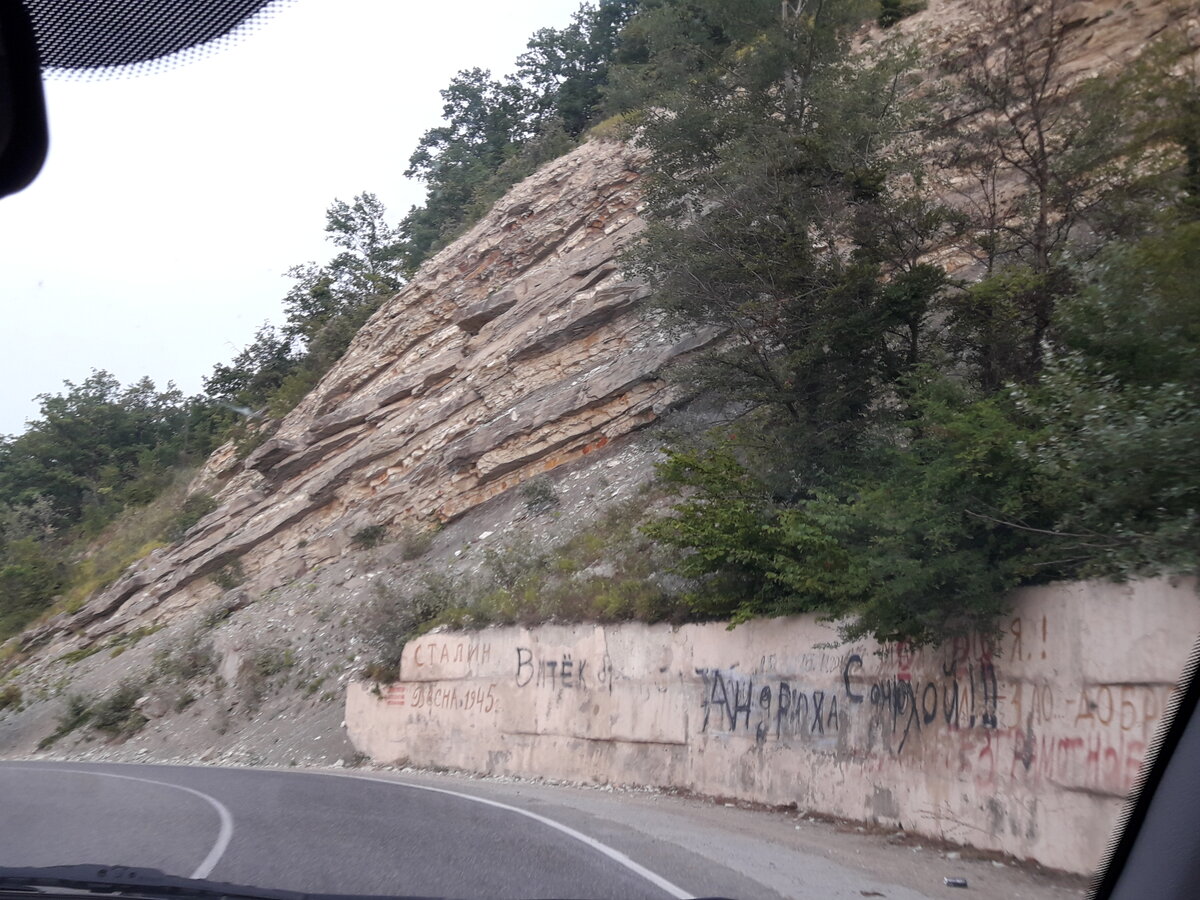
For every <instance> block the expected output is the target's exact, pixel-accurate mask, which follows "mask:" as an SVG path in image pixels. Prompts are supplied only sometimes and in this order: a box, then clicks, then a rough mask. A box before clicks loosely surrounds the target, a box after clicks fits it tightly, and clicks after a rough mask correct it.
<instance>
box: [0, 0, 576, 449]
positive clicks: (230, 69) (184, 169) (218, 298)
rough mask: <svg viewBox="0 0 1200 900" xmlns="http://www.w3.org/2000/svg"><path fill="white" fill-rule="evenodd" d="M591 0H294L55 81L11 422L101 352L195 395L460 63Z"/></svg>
mask: <svg viewBox="0 0 1200 900" xmlns="http://www.w3.org/2000/svg"><path fill="white" fill-rule="evenodd" d="M578 5H579V0H519V2H516V3H512V2H509V3H499V2H496V0H455V2H452V3H451V2H441V3H426V2H416V0H294V2H293V3H291V4H285V5H282V6H281V7H278V8H277V11H276V12H275V14H274V16H273V17H271V18H270V19H267V20H265V21H264V22H263V23H262V24H261V26H260V27H258V28H256V29H248V30H247V33H246V35H245V37H244V38H242V39H241V40H239V41H236V42H233V43H232V44H231V46H229V47H227V48H226V49H223V50H221V51H220V52H217V53H213V54H211V55H208V56H204V57H202V58H200V59H197V60H193V61H190V62H186V63H184V64H181V65H178V66H175V67H172V68H168V69H166V70H165V71H162V72H159V73H157V74H151V75H138V76H131V77H125V78H120V79H107V80H100V81H79V80H63V79H53V80H48V81H47V83H46V105H47V114H48V117H49V122H50V153H49V156H48V158H47V161H46V165H45V167H44V168H43V169H42V172H41V174H40V175H39V177H38V179H37V181H35V182H34V183H33V184H32V185H31V186H30V187H28V188H26V189H25V190H24V191H22V192H20V193H18V194H15V195H12V196H9V197H6V198H2V199H0V435H5V434H8V435H14V434H19V433H20V432H22V431H24V429H25V422H26V421H27V420H29V419H32V418H35V417H36V416H37V413H38V403H37V401H36V400H35V399H34V398H35V396H36V395H38V394H42V393H49V394H56V393H60V392H62V391H63V389H64V388H63V382H64V381H65V380H69V381H72V382H75V383H79V382H81V381H83V380H84V379H85V378H87V377H88V375H89V374H90V373H91V371H92V370H93V369H105V370H107V371H109V372H111V373H112V374H114V375H115V376H116V377H117V378H119V379H120V380H121V381H122V382H123V383H129V382H132V381H135V380H137V379H139V378H141V377H142V376H144V375H148V376H149V377H150V378H152V379H153V380H154V381H155V383H156V384H157V385H158V386H159V387H160V388H163V387H165V386H166V384H167V382H174V383H175V385H176V386H177V387H179V388H180V389H182V390H183V391H184V392H185V393H187V394H192V393H197V392H199V391H200V390H201V388H202V381H201V379H202V377H203V376H204V375H207V374H209V373H210V372H211V371H212V367H213V365H214V364H215V363H218V362H227V361H229V360H230V359H231V358H232V357H233V356H234V355H235V354H236V353H237V352H238V351H239V350H240V349H241V348H242V347H244V346H245V345H246V344H248V343H249V342H250V341H251V340H252V338H253V336H254V332H255V331H256V330H257V329H258V327H259V326H260V325H261V324H262V323H263V322H264V321H268V320H270V321H272V322H274V323H276V324H278V323H279V322H280V321H281V319H282V298H283V296H284V294H285V293H286V291H287V288H288V285H289V283H290V282H289V281H288V280H287V279H286V278H285V277H283V273H284V272H285V271H286V270H287V269H288V268H289V267H290V266H292V265H294V264H297V263H303V262H307V261H309V260H312V261H316V262H322V263H323V262H325V261H326V260H328V259H329V258H330V257H331V256H332V255H333V247H332V245H330V244H329V243H328V242H327V241H326V240H325V233H324V227H325V210H326V208H327V207H328V206H329V204H330V203H331V202H332V201H333V200H334V199H335V198H340V199H343V200H346V201H350V200H352V199H353V197H354V196H355V195H356V194H359V193H361V192H363V191H371V192H372V193H375V194H376V195H377V196H379V198H380V199H381V200H382V201H383V202H384V204H385V205H386V206H387V208H388V212H389V218H391V219H392V220H393V221H395V220H397V219H399V218H400V217H401V216H403V215H404V213H405V212H407V211H408V209H409V208H410V207H411V206H412V205H413V204H417V203H420V202H421V201H422V198H423V197H424V189H423V187H422V185H420V184H419V183H416V182H411V181H408V180H406V179H405V178H404V177H403V171H404V169H405V168H406V166H407V160H408V156H409V154H410V153H411V152H412V151H413V149H414V148H415V146H416V143H417V141H418V140H419V138H420V136H421V135H422V134H423V133H424V132H425V131H426V130H427V129H429V128H431V127H434V126H435V125H437V124H438V123H439V121H440V116H441V104H442V101H441V97H440V96H439V95H438V91H439V90H440V89H441V88H443V87H445V86H446V84H447V83H448V82H449V80H450V79H451V78H452V77H453V76H454V74H455V73H456V72H457V71H459V70H460V69H464V68H471V67H474V66H479V67H480V68H489V69H491V70H492V72H493V73H494V74H500V73H507V72H509V71H511V70H512V67H513V61H514V60H515V59H516V57H517V56H518V55H519V54H520V53H521V52H522V51H523V50H524V49H525V42H526V41H527V40H528V38H529V36H530V35H531V34H532V33H533V32H534V31H536V30H537V29H538V28H543V27H554V28H561V27H562V26H564V25H566V24H567V23H568V22H569V21H570V16H571V13H572V12H573V11H574V10H575V9H576V8H577V7H578Z"/></svg>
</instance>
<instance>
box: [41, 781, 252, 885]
mask: <svg viewBox="0 0 1200 900" xmlns="http://www.w3.org/2000/svg"><path fill="white" fill-rule="evenodd" d="M20 768H21V769H25V770H26V771H34V772H66V773H68V774H74V775H99V776H101V777H103V778H120V779H122V780H123V781H140V782H142V783H143V784H157V785H159V786H160V787H169V788H174V789H175V790H177V791H186V792H187V793H189V794H194V795H195V796H197V797H199V798H200V799H201V800H204V801H205V802H206V803H208V804H209V805H211V806H212V808H213V809H215V810H216V811H217V815H218V816H220V818H221V828H220V830H219V831H218V832H217V840H216V842H215V843H214V844H213V845H212V849H211V850H209V851H208V856H206V857H204V859H203V860H202V861H201V862H200V865H198V866H197V867H196V870H195V871H194V872H192V874H191V875H189V876H188V877H189V878H207V877H208V873H209V872H211V871H212V870H213V869H214V868H215V867H216V865H217V862H218V861H219V860H220V859H221V857H222V855H224V853H225V849H226V848H227V847H228V846H229V842H230V841H231V840H233V816H232V815H231V814H230V812H229V810H228V809H226V808H225V804H223V803H222V802H221V801H220V800H218V799H217V798H216V797H210V796H209V795H208V794H205V793H202V792H201V791H197V790H195V789H194V788H190V787H184V786H183V785H182V784H172V783H171V782H169V781H155V780H154V779H153V778H136V777H134V776H133V775H117V774H115V773H113V772H97V771H93V770H91V769H60V768H59V767H57V766H55V767H54V768H44V767H41V766H21V767H20Z"/></svg>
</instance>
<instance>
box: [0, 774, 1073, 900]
mask: <svg viewBox="0 0 1200 900" xmlns="http://www.w3.org/2000/svg"><path fill="white" fill-rule="evenodd" d="M559 790H560V794H555V793H554V789H553V788H550V787H545V786H525V787H519V786H514V785H488V784H486V783H482V782H481V783H472V782H469V781H465V780H461V779H459V780H454V779H437V778H428V777H426V778H421V777H417V776H412V777H394V776H393V777H389V776H383V775H379V776H372V775H370V774H364V775H358V774H352V773H346V774H342V775H339V774H333V773H318V772H305V771H286V770H284V771H280V770H271V769H226V768H216V767H184V766H159V765H120V764H104V763H52V762H41V761H37V762H4V763H0V866H49V865H64V864H71V863H99V864H109V865H118V864H119V865H129V866H143V867H151V868H156V869H161V870H163V871H165V872H168V873H170V874H174V875H183V876H191V877H200V878H211V879H214V880H217V881H228V882H234V883H237V884H250V885H256V886H260V887H272V888H284V889H288V890H297V891H306V892H330V893H368V894H393V895H394V894H419V895H433V896H446V897H593V898H630V900H634V898H655V900H659V898H664V897H692V896H727V897H736V898H780V897H863V896H867V897H871V896H877V897H878V896H881V897H887V898H890V900H917V898H921V897H942V896H961V892H958V893H955V892H954V891H953V890H952V889H949V888H944V887H942V885H941V884H940V881H941V874H942V873H941V869H942V868H947V866H946V865H945V864H944V863H943V862H942V861H941V860H939V861H938V868H937V870H936V871H934V870H930V871H929V872H927V873H925V876H924V877H925V880H927V881H928V890H924V889H921V890H915V889H913V887H911V886H906V885H905V884H904V883H897V882H896V880H895V879H891V878H889V877H888V875H887V873H883V872H880V871H879V866H875V867H874V869H872V867H871V866H869V865H865V866H864V867H863V868H861V869H858V868H854V867H848V866H846V865H844V864H841V863H839V862H836V861H832V860H830V859H829V858H828V854H822V853H819V852H809V853H808V854H807V855H805V853H803V852H800V853H797V852H796V851H795V849H794V848H787V847H785V846H781V845H779V844H777V843H775V842H773V841H770V840H768V841H764V840H762V839H761V837H760V836H758V835H754V834H750V833H739V826H738V820H737V815H738V814H740V813H741V812H742V811H740V810H723V809H720V808H719V807H708V809H709V811H710V812H711V813H716V814H723V813H727V814H728V815H724V816H722V818H723V819H724V820H725V824H726V825H727V826H731V827H730V829H729V831H728V833H724V832H722V830H721V826H719V825H718V826H714V825H712V824H711V823H697V824H691V825H689V824H688V820H687V819H686V817H680V816H679V815H677V814H676V813H674V812H672V813H671V814H670V815H668V816H666V818H664V817H663V815H661V814H660V810H658V809H657V808H655V809H646V810H639V808H638V804H637V803H636V802H630V803H627V804H624V805H623V804H622V803H621V798H620V797H614V796H613V795H604V794H601V793H599V792H595V791H592V792H586V791H585V792H576V793H578V794H579V797H577V798H575V800H574V801H572V800H571V799H570V798H571V797H572V796H574V795H572V794H571V791H570V789H559ZM560 797H561V799H560ZM655 816H657V818H655ZM747 821H748V820H747ZM786 827H787V828H789V829H791V828H792V827H793V826H791V825H788V826H786ZM795 827H797V828H798V827H799V826H795ZM746 828H749V826H748V825H744V826H742V827H741V829H740V830H741V831H743V832H745V830H746ZM885 849H887V848H885ZM891 849H895V848H891ZM899 852H900V854H901V858H902V859H903V858H905V857H904V854H908V852H909V848H899ZM927 856H931V854H927ZM929 862H931V863H932V862H933V860H932V859H930V860H929ZM949 868H955V866H953V865H952V866H949ZM983 872H984V874H985V875H986V874H988V872H987V870H986V869H984V870H983ZM1001 874H1003V875H1006V876H1007V875H1009V874H1010V873H999V872H997V873H996V877H997V878H1000V875H1001ZM1020 875H1021V873H1016V874H1015V875H1014V876H1013V877H1017V876H1020ZM921 877H922V874H921V871H920V868H919V867H918V869H917V870H916V873H915V874H914V873H911V872H910V873H909V874H908V881H909V882H910V884H911V883H912V881H913V879H914V878H916V879H918V880H919V879H920V878H921ZM1010 881H1011V879H1010ZM901 882H903V879H901ZM1000 882H1002V883H997V884H996V885H994V886H995V887H999V888H1000V889H1001V894H1000V895H1002V896H1026V897H1035V896H1036V897H1054V898H1058V897H1068V896H1072V895H1073V894H1074V892H1073V891H1061V890H1060V889H1058V888H1054V887H1052V886H1048V887H1047V891H1046V892H1045V893H1041V892H1038V891H1037V890H1035V891H1034V892H1032V893H1030V892H1027V891H1023V890H1021V889H1020V888H1021V885H1019V884H1018V885H1017V887H1016V888H1014V885H1013V884H1011V883H1008V882H1005V881H1004V879H1000ZM976 886H978V887H983V886H984V885H980V884H979V882H978V880H976ZM922 887H924V883H923V882H922ZM1026 887H1028V885H1026ZM973 893H974V894H975V896H979V893H978V892H973Z"/></svg>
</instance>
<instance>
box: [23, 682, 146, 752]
mask: <svg viewBox="0 0 1200 900" xmlns="http://www.w3.org/2000/svg"><path fill="white" fill-rule="evenodd" d="M135 699H136V698H135ZM91 716H92V702H91V700H90V699H89V698H87V697H85V696H84V695H83V694H68V695H67V700H66V706H65V707H64V708H63V711H62V712H61V713H59V715H58V724H57V726H56V727H55V729H54V731H53V733H51V734H49V735H47V736H46V737H44V738H42V739H41V740H40V741H39V742H38V749H39V750H45V749H46V748H48V747H50V746H52V745H53V744H54V743H55V741H57V740H58V739H59V738H62V737H65V736H66V735H68V734H70V733H71V732H72V731H74V730H75V729H76V728H79V727H80V726H81V725H83V724H85V723H86V722H87V721H88V719H90V718H91Z"/></svg>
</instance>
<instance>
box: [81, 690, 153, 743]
mask: <svg viewBox="0 0 1200 900" xmlns="http://www.w3.org/2000/svg"><path fill="white" fill-rule="evenodd" d="M145 689H146V685H145V684H143V683H142V682H138V681H123V682H121V684H119V685H117V687H116V689H115V690H114V691H112V693H110V694H107V695H106V696H104V697H102V698H101V699H100V700H98V701H96V703H95V704H93V705H92V708H91V724H92V727H94V728H95V729H96V730H98V731H102V732H104V733H105V734H107V735H108V736H109V737H113V738H125V737H129V736H130V735H131V734H134V733H135V732H137V731H138V730H140V729H141V727H142V726H143V725H145V724H146V722H147V721H148V720H147V718H146V717H145V716H144V715H142V714H141V712H140V711H139V710H138V708H137V701H138V700H139V699H140V698H141V696H142V694H143V693H144V692H145Z"/></svg>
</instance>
